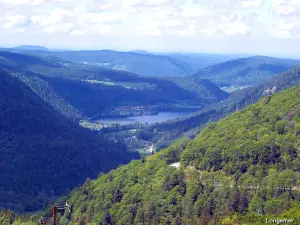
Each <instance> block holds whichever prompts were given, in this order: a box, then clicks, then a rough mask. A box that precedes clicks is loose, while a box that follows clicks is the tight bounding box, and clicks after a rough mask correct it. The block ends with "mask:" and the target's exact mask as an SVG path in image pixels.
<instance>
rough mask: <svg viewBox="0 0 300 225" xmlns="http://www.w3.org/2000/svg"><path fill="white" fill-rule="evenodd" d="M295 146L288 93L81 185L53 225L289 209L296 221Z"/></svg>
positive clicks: (205, 219)
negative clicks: (66, 212)
mask: <svg viewBox="0 0 300 225" xmlns="http://www.w3.org/2000/svg"><path fill="white" fill-rule="evenodd" d="M299 146H300V87H294V88H291V89H289V90H286V91H284V92H282V93H279V94H275V95H274V96H272V97H271V98H267V97H266V98H264V99H263V100H261V101H260V102H259V103H257V104H255V105H251V106H249V107H247V108H246V109H244V110H242V111H241V112H238V113H234V114H233V115H231V116H229V117H227V118H225V119H223V120H221V121H219V122H217V123H214V124H211V125H210V126H208V127H207V128H205V129H204V130H203V131H202V132H201V133H200V134H199V135H198V136H197V137H196V138H195V139H194V140H192V141H191V140H187V139H183V140H181V141H178V142H177V143H175V144H173V145H172V146H170V147H169V148H168V149H165V150H163V151H161V152H159V153H157V154H155V155H154V156H150V157H147V158H145V159H142V160H140V161H134V162H131V163H129V164H128V165H126V166H122V167H119V168H118V169H117V170H113V171H111V172H109V173H108V174H106V175H103V176H101V177H100V178H98V179H97V180H95V181H87V182H86V183H85V184H84V185H83V186H82V187H80V188H78V189H77V190H75V191H74V192H73V193H72V194H71V196H70V198H69V200H68V201H69V203H70V204H72V205H73V208H74V210H73V212H72V213H71V214H69V215H65V216H64V217H63V218H61V219H60V222H61V223H62V224H146V225H147V224H191V225H193V224H203V225H206V224H219V223H218V221H220V220H221V219H222V218H223V217H227V216H230V215H233V214H238V215H248V213H249V214H251V213H253V214H255V215H262V217H263V215H266V214H267V215H276V214H280V213H284V212H285V211H287V210H289V209H291V210H293V211H292V212H294V214H292V215H291V216H293V217H292V218H294V216H295V218H299V217H296V212H297V210H296V209H297V207H299V200H300V190H299V185H300V179H299V178H300V176H299V171H300V157H299ZM178 162H179V163H178ZM174 163H175V164H174ZM178 165H179V168H176V167H177V166H178ZM290 190H293V191H290ZM271 218H272V217H271ZM256 222H258V223H259V221H256ZM297 222H300V221H297ZM297 222H296V223H297ZM297 224H298V223H297Z"/></svg>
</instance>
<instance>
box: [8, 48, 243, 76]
mask: <svg viewBox="0 0 300 225" xmlns="http://www.w3.org/2000/svg"><path fill="white" fill-rule="evenodd" d="M10 51H13V52H17V53H18V52H19V53H26V54H33V55H39V56H56V57H59V58H61V59H64V60H67V61H73V62H78V63H84V62H86V63H88V64H91V65H98V66H101V67H105V68H109V69H116V70H123V71H128V72H132V73H136V74H140V75H143V76H168V77H169V76H172V77H182V76H184V77H185V76H187V75H188V74H190V73H194V72H196V71H197V70H198V69H200V68H205V67H208V66H212V65H214V64H217V63H222V62H225V61H228V60H231V59H236V58H240V57H241V56H240V55H219V54H184V53H182V54H176V53H174V54H172V53H170V54H168V53H150V52H145V51H132V52H119V51H111V50H98V51H52V52H49V51H38V50H36V51H34V50H32V51H26V50H16V49H11V50H10Z"/></svg>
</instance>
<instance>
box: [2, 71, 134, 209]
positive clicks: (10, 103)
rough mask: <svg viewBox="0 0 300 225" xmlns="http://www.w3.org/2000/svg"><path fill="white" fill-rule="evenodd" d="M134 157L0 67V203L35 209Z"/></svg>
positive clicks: (6, 205)
mask: <svg viewBox="0 0 300 225" xmlns="http://www.w3.org/2000/svg"><path fill="white" fill-rule="evenodd" d="M136 157H138V156H137V155H136V154H133V153H128V152H127V150H126V147H125V146H124V145H122V144H121V143H110V142H107V141H104V140H103V139H102V138H101V137H100V136H99V135H98V134H96V133H93V132H92V131H90V130H87V129H84V128H82V127H80V126H79V125H78V124H75V123H73V122H72V121H70V120H68V119H66V118H65V117H63V116H62V115H60V114H58V113H57V112H56V111H55V110H54V109H53V108H52V107H51V106H49V105H48V104H46V103H45V102H44V101H43V100H42V99H40V98H39V97H38V96H37V95H36V94H35V93H34V92H33V91H32V90H30V88H28V87H27V86H26V85H25V84H23V83H22V82H21V81H19V80H18V79H17V78H14V77H12V76H11V75H9V74H8V73H7V72H5V71H2V70H1V71H0V187H1V189H0V208H6V209H13V210H15V211H17V212H23V211H34V210H37V209H40V208H42V207H44V204H45V203H46V201H47V200H50V199H52V198H53V197H55V196H59V195H62V194H64V193H65V191H68V190H71V189H72V188H73V187H74V186H77V185H80V184H81V183H82V182H83V181H84V180H85V178H87V177H91V178H92V177H96V176H97V175H98V174H99V173H100V172H108V171H109V170H110V169H112V168H115V167H117V166H118V165H120V164H126V163H127V162H129V161H130V160H131V159H133V158H136Z"/></svg>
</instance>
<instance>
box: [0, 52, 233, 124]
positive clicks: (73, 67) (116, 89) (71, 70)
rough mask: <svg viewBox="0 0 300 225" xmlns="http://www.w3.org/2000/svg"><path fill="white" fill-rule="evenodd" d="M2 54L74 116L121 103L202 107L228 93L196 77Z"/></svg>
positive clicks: (1, 61)
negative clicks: (141, 73) (147, 74)
mask: <svg viewBox="0 0 300 225" xmlns="http://www.w3.org/2000/svg"><path fill="white" fill-rule="evenodd" d="M0 56H1V57H0V66H1V67H2V68H6V69H8V70H10V71H11V72H12V73H13V74H14V75H15V76H17V77H18V78H19V79H21V80H22V81H23V82H24V83H26V84H27V85H28V86H29V87H30V88H31V89H32V90H34V91H35V92H36V93H37V94H38V95H39V96H40V97H42V98H43V99H44V100H45V101H46V102H47V103H49V104H51V105H52V106H53V107H54V108H55V109H57V110H58V111H60V112H61V113H62V114H63V115H65V116H68V117H70V118H81V117H89V118H91V117H97V116H98V117H99V116H103V115H107V114H109V113H110V112H112V111H114V109H115V108H117V107H122V106H146V107H156V109H160V110H168V109H169V110H170V109H174V107H177V106H180V105H182V106H184V107H186V106H191V105H194V106H198V107H202V106H204V105H207V104H210V103H211V102H216V101H219V100H223V99H224V98H227V97H228V94H227V93H226V92H224V91H221V90H220V89H219V90H218V88H217V87H216V86H214V88H213V89H211V87H212V86H213V84H210V85H204V84H202V83H201V82H199V83H196V82H194V80H193V79H192V78H184V79H181V80H180V82H178V81H177V78H174V80H165V79H159V78H153V77H144V76H138V75H136V74H133V73H129V72H124V71H116V70H111V69H107V68H101V67H97V66H91V65H84V64H80V63H74V62H70V61H66V60H62V59H60V58H58V57H56V56H52V55H43V56H39V57H37V56H34V55H25V54H20V53H12V52H5V51H0ZM185 83H188V85H185ZM62 84H63V85H62ZM195 89H196V90H195ZM151 110H152V111H153V110H155V109H151Z"/></svg>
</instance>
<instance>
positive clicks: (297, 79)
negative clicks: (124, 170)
mask: <svg viewBox="0 0 300 225" xmlns="http://www.w3.org/2000/svg"><path fill="white" fill-rule="evenodd" d="M295 85H300V67H295V68H293V69H291V70H288V71H286V72H284V73H281V74H280V75H278V76H276V77H274V78H272V79H270V80H268V81H266V82H265V83H263V84H261V85H258V86H255V87H250V88H247V89H244V90H241V91H238V92H235V93H233V94H231V95H230V97H229V98H228V99H226V100H224V101H221V102H219V103H216V104H213V105H211V106H208V107H206V108H204V109H203V110H201V111H200V112H198V113H195V115H193V116H191V117H189V118H183V119H179V120H174V121H168V122H164V123H160V124H155V125H153V126H150V127H148V128H146V131H147V132H148V133H150V134H151V133H152V137H153V139H152V140H160V141H163V142H168V141H170V140H174V139H177V138H178V137H180V136H182V135H183V134H184V133H186V132H187V134H188V135H189V134H190V133H192V134H196V133H198V132H199V130H201V129H202V128H203V127H204V126H205V125H207V124H208V123H210V122H211V121H218V120H219V119H221V118H223V117H225V116H226V115H229V114H231V113H233V112H235V111H237V110H241V109H243V108H244V107H246V106H247V105H249V104H253V103H256V102H257V101H258V100H260V99H261V98H263V97H265V96H267V97H266V98H265V100H264V103H265V104H268V103H269V102H270V100H271V99H272V97H271V94H272V93H276V92H279V91H282V90H284V89H286V88H289V87H292V86H295ZM295 114H297V112H295ZM295 129H296V130H297V129H298V130H299V128H298V127H296V128H295ZM159 132H163V133H165V134H166V135H162V137H161V135H158V133H159ZM170 133H172V137H171V138H169V136H168V135H169V134H170ZM299 133H300V132H299Z"/></svg>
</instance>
